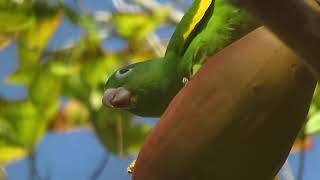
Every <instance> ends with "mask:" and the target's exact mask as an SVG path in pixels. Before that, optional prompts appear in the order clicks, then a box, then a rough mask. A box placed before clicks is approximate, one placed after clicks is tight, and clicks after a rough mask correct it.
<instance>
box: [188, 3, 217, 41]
mask: <svg viewBox="0 0 320 180" xmlns="http://www.w3.org/2000/svg"><path fill="white" fill-rule="evenodd" d="M195 1H200V2H199V6H198V9H197V10H196V13H195V14H194V17H193V18H192V21H191V23H190V25H189V27H188V29H187V30H186V32H184V33H183V39H184V40H186V39H187V38H188V37H189V35H190V33H191V32H192V30H193V29H194V28H195V27H196V25H197V24H198V23H199V22H200V21H201V19H202V18H203V16H204V15H205V14H206V11H207V9H208V8H209V6H210V4H211V2H212V0H195Z"/></svg>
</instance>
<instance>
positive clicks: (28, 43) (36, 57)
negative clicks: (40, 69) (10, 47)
mask: <svg viewBox="0 0 320 180" xmlns="http://www.w3.org/2000/svg"><path fill="white" fill-rule="evenodd" d="M60 21H61V15H59V14H58V15H54V16H52V17H48V18H43V19H41V20H39V21H38V22H37V24H36V26H34V27H32V28H29V29H28V30H26V31H23V32H21V33H20V35H19V38H18V54H19V63H20V68H26V67H28V68H29V67H34V66H36V65H38V63H39V62H40V58H41V55H42V53H43V50H44V49H45V47H46V45H47V43H48V41H49V39H50V38H51V36H52V35H53V33H54V32H55V30H56V28H57V27H58V25H59V24H60Z"/></svg>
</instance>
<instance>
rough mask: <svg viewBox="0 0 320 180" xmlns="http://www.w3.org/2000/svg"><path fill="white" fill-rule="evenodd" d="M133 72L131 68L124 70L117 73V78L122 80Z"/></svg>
mask: <svg viewBox="0 0 320 180" xmlns="http://www.w3.org/2000/svg"><path fill="white" fill-rule="evenodd" d="M130 71H131V69H130V68H122V69H119V70H118V71H117V74H116V77H118V78H122V77H124V76H126V75H127V74H128V73H129V72H130Z"/></svg>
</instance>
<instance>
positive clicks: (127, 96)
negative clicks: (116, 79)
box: [102, 87, 136, 109]
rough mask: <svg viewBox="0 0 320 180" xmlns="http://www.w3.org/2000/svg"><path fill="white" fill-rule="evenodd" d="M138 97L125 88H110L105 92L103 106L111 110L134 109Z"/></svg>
mask: <svg viewBox="0 0 320 180" xmlns="http://www.w3.org/2000/svg"><path fill="white" fill-rule="evenodd" d="M135 100H136V96H134V95H133V94H132V93H131V92H130V91H128V90H127V89H125V88H124V87H119V88H109V89H107V90H106V91H105V92H104V96H103V98H102V104H103V105H104V106H106V107H109V108H118V109H132V108H133V107H134V105H135Z"/></svg>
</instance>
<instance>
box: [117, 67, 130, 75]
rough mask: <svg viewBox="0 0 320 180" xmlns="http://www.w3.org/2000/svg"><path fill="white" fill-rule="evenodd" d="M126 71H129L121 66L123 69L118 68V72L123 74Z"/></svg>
mask: <svg viewBox="0 0 320 180" xmlns="http://www.w3.org/2000/svg"><path fill="white" fill-rule="evenodd" d="M128 71H129V69H127V68H123V69H120V70H119V74H125V73H126V72H128Z"/></svg>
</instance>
